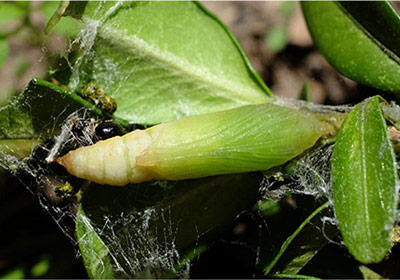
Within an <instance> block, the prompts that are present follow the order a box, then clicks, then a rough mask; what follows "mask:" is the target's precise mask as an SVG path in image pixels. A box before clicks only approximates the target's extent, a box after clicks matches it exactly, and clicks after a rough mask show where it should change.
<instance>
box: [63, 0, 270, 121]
mask: <svg viewBox="0 0 400 280" xmlns="http://www.w3.org/2000/svg"><path fill="white" fill-rule="evenodd" d="M66 14H70V15H71V14H72V15H74V16H75V17H76V18H80V19H81V21H82V22H83V23H84V24H85V26H86V29H85V30H84V31H85V32H83V33H81V35H82V36H80V37H79V38H80V39H81V42H80V44H81V46H83V47H84V50H83V56H82V57H80V58H79V59H78V60H77V64H75V66H74V67H75V73H74V75H73V76H72V80H71V83H70V86H71V87H72V88H76V89H78V90H80V89H82V88H83V87H84V86H85V84H87V83H88V82H90V81H94V82H95V83H97V84H98V85H99V86H101V87H102V88H103V89H105V91H106V92H107V93H108V94H109V95H110V96H112V97H113V98H114V99H116V101H117V105H118V109H117V111H116V112H115V114H114V115H115V116H117V117H119V118H121V119H125V120H127V121H130V122H134V123H142V124H156V123H160V122H165V121H170V120H174V119H178V118H181V117H183V116H186V115H194V114H201V113H208V112H213V111H220V110H224V109H229V108H233V107H238V106H240V105H245V104H252V103H263V102H268V101H270V100H271V97H269V96H270V95H271V92H270V90H269V89H268V88H267V87H266V86H265V84H264V83H263V82H262V80H261V78H260V77H259V76H258V75H257V74H256V73H255V71H254V69H253V68H252V67H251V65H250V63H249V61H248V59H247V58H246V56H245V54H244V52H243V50H242V48H241V47H240V45H239V43H238V42H237V41H236V39H235V38H234V37H233V35H232V34H231V32H230V31H229V30H228V29H227V28H226V27H225V26H224V25H223V24H222V23H221V22H220V21H219V20H218V19H217V18H216V17H215V16H214V15H212V14H211V13H210V12H208V11H207V10H206V9H205V8H204V7H203V6H201V4H199V3H197V2H186V1H182V2H163V1H146V2H118V3H116V2H105V3H99V2H88V3H86V4H84V5H83V4H82V3H79V2H71V4H70V6H69V7H68V9H67V10H66ZM92 44H94V45H92Z"/></svg>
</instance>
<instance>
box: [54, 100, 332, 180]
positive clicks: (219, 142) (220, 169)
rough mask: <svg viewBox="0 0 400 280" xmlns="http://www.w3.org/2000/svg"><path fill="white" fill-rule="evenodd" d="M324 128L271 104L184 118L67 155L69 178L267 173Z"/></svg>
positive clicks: (311, 141)
mask: <svg viewBox="0 0 400 280" xmlns="http://www.w3.org/2000/svg"><path fill="white" fill-rule="evenodd" d="M324 134H326V127H325V126H324V124H323V123H322V122H320V121H319V120H317V119H316V118H315V117H313V115H312V114H310V113H307V112H305V111H303V110H296V109H292V108H288V107H284V106H279V105H275V104H270V103H267V104H258V105H247V106H243V107H238V108H235V109H230V110H226V111H220V112H215V113H209V114H204V115H196V116H189V117H184V118H182V119H179V120H176V121H172V122H169V123H163V124H159V125H156V126H153V127H151V128H148V129H145V130H134V131H133V132H130V133H127V134H125V135H123V136H121V137H120V136H116V137H113V138H110V139H107V140H105V141H100V142H98V143H96V144H94V145H91V146H88V147H81V148H79V149H76V150H73V151H70V152H69V153H68V154H66V155H65V156H63V157H60V158H57V159H56V161H57V162H58V163H59V164H61V165H63V166H64V167H65V168H66V169H67V171H68V172H69V173H71V174H72V175H74V176H77V177H79V178H83V179H87V180H90V181H93V182H96V183H99V184H108V185H115V186H123V185H126V184H128V183H139V182H143V181H149V180H153V179H168V180H181V179H190V178H200V177H206V176H212V175H219V174H230V173H242V172H251V171H257V170H267V169H269V168H271V167H274V166H278V165H281V164H283V163H285V162H286V161H288V160H290V159H292V158H294V157H296V156H298V155H299V154H301V153H302V152H303V151H304V150H306V149H308V148H310V147H312V146H313V145H314V144H315V142H316V141H317V140H318V139H319V138H320V137H321V136H322V135H324Z"/></svg>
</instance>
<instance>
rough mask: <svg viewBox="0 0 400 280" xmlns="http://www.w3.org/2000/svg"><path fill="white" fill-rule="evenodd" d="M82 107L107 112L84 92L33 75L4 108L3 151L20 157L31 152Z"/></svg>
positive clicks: (0, 110)
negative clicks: (91, 100) (79, 94)
mask: <svg viewBox="0 0 400 280" xmlns="http://www.w3.org/2000/svg"><path fill="white" fill-rule="evenodd" d="M82 108H87V109H88V110H89V111H90V112H92V113H93V114H96V115H100V116H107V115H106V114H104V113H102V112H101V110H100V109H98V108H96V107H95V106H94V105H93V104H91V103H89V102H88V101H86V100H84V99H82V98H81V97H80V96H78V95H76V94H74V93H72V92H69V91H67V90H65V89H63V88H61V87H58V86H56V85H54V84H52V83H49V82H46V81H43V80H40V79H33V80H32V81H31V82H30V83H29V84H28V86H27V87H26V88H25V90H24V92H22V93H21V94H20V95H19V96H18V97H16V98H15V99H13V100H11V101H10V102H9V103H8V104H7V105H6V106H4V107H1V108H0V153H5V154H7V155H12V156H14V157H17V158H18V159H20V158H23V157H26V156H28V155H29V154H30V152H31V150H32V149H34V148H35V147H37V146H38V145H39V144H40V143H42V142H43V141H46V140H48V139H49V138H50V137H52V136H54V135H57V134H58V133H59V132H60V129H61V126H62V124H63V122H64V121H65V120H66V119H67V118H68V117H69V116H70V115H71V114H72V113H75V112H77V111H79V110H81V109H82ZM89 115H90V114H89ZM89 115H88V116H89Z"/></svg>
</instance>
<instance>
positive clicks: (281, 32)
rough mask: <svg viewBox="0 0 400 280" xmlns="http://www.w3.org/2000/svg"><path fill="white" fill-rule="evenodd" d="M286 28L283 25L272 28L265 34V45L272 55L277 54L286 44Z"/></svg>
mask: <svg viewBox="0 0 400 280" xmlns="http://www.w3.org/2000/svg"><path fill="white" fill-rule="evenodd" d="M288 42H289V40H288V35H287V27H286V26H285V25H284V24H280V25H277V26H274V27H273V28H272V29H271V30H270V31H269V32H268V34H267V37H266V38H265V43H266V45H267V48H268V49H269V50H270V51H272V52H273V53H279V52H280V51H282V50H283V49H284V48H285V47H286V46H287V44H288Z"/></svg>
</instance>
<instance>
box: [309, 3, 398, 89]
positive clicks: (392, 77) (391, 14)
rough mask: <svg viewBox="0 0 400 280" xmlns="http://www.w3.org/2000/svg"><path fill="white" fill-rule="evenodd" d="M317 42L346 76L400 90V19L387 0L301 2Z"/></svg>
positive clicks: (321, 49) (367, 83) (379, 87)
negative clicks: (366, 0)
mask: <svg viewBox="0 0 400 280" xmlns="http://www.w3.org/2000/svg"><path fill="white" fill-rule="evenodd" d="M302 8H303V13H304V16H305V18H306V21H307V25H308V28H309V30H310V33H311V35H312V37H313V40H314V43H315V44H316V46H317V47H318V48H319V50H320V51H321V53H322V54H323V55H324V56H325V57H326V59H327V60H328V61H329V62H330V63H331V64H332V65H333V66H334V67H335V68H336V69H337V70H338V71H339V72H341V73H342V74H343V75H345V76H347V77H349V78H351V79H353V80H355V81H357V82H360V83H363V84H366V85H368V86H372V87H375V88H377V89H381V90H385V91H391V92H400V79H399V78H398V77H399V75H400V65H399V63H400V58H399V53H400V18H399V16H398V15H397V13H396V11H395V10H394V9H393V8H392V6H391V5H390V3H389V2H387V1H377V2H375V1H368V2H362V3H361V2H332V1H323V2H322V1H321V2H302Z"/></svg>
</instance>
